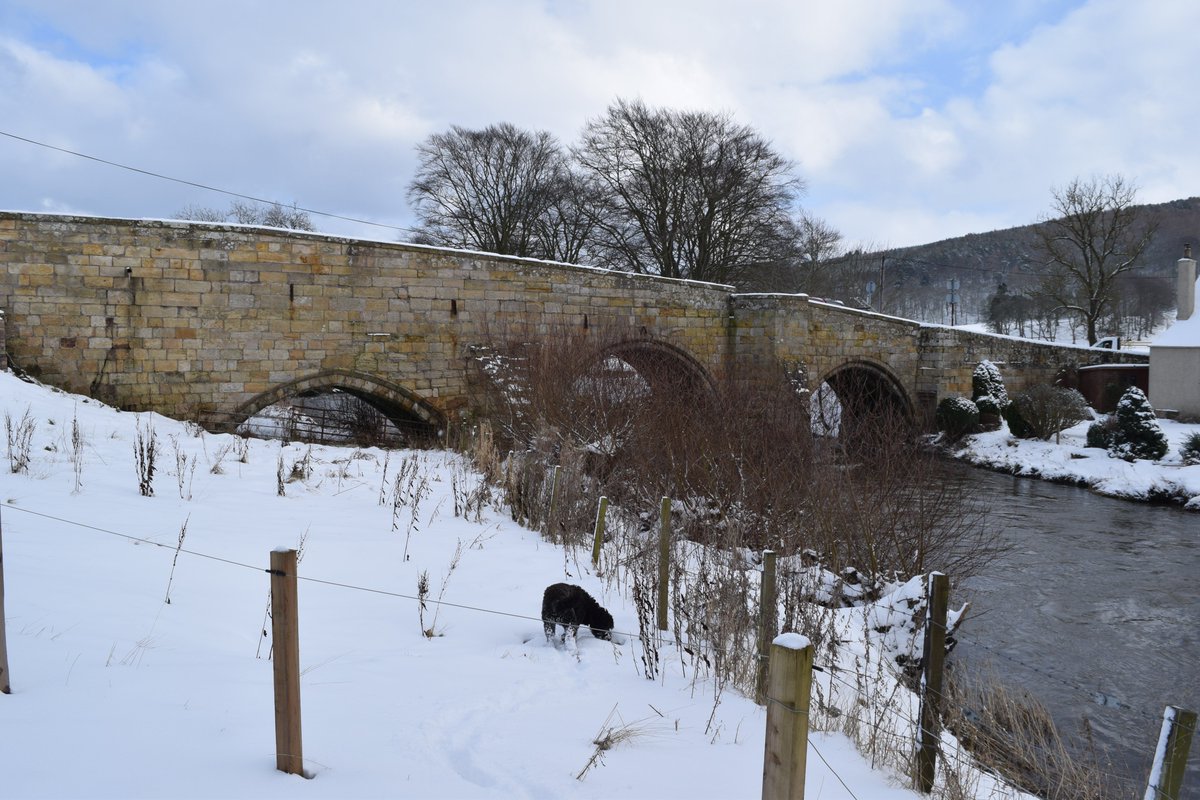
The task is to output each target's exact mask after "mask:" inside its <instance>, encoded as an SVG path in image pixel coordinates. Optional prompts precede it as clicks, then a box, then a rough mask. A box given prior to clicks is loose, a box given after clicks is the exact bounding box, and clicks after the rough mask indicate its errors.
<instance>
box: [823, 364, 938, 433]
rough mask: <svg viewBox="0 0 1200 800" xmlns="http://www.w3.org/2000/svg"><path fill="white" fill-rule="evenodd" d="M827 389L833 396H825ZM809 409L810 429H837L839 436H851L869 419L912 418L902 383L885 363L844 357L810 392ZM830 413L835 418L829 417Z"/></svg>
mask: <svg viewBox="0 0 1200 800" xmlns="http://www.w3.org/2000/svg"><path fill="white" fill-rule="evenodd" d="M826 387H828V390H827V389H826ZM829 392H832V394H833V395H834V396H835V397H836V400H832V399H831V398H829V397H828V393H829ZM813 412H814V423H813V424H814V430H816V431H817V432H826V433H833V432H838V433H839V435H840V436H842V437H843V438H850V437H853V436H855V435H856V434H857V433H858V432H860V431H862V430H863V429H864V426H869V425H871V424H873V423H874V424H878V423H879V422H891V423H893V424H896V423H898V424H902V425H906V426H911V425H912V424H913V423H914V422H915V419H916V417H915V406H914V404H913V401H912V398H910V397H909V394H908V391H907V390H906V389H905V388H904V383H903V382H902V381H901V380H900V379H899V378H898V377H897V376H896V374H895V373H894V372H892V370H891V369H889V368H888V367H887V365H885V364H881V363H879V362H877V361H870V360H867V359H853V360H850V361H846V362H844V363H842V364H839V365H838V366H836V367H834V368H833V369H831V370H829V371H828V372H827V373H826V374H825V376H824V377H823V378H822V379H821V380H820V381H819V382H818V388H817V390H816V392H814V397H813ZM831 413H832V415H834V416H835V417H836V418H835V419H830V418H829V417H830V415H831ZM830 423H833V424H832V426H831V425H830ZM831 427H832V430H831V429H830V428H831ZM822 428H824V429H825V430H824V431H822Z"/></svg>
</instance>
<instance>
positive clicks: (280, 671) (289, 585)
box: [270, 549, 304, 776]
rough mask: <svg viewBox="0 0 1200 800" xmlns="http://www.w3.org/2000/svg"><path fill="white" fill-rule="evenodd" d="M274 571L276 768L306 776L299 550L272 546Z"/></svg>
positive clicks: (273, 623) (272, 598)
mask: <svg viewBox="0 0 1200 800" xmlns="http://www.w3.org/2000/svg"><path fill="white" fill-rule="evenodd" d="M270 572H271V637H272V648H273V649H274V669H275V768H276V769H277V770H279V771H281V772H287V773H290V774H292V775H300V776H303V775H304V757H303V753H302V748H301V742H300V634H299V624H298V620H297V613H296V600H297V596H296V551H295V550H286V549H280V550H272V551H271V570H270Z"/></svg>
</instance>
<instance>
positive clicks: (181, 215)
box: [173, 203, 229, 222]
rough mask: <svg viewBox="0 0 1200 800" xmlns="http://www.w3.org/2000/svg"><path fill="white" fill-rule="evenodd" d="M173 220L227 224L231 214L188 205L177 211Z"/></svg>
mask: <svg viewBox="0 0 1200 800" xmlns="http://www.w3.org/2000/svg"><path fill="white" fill-rule="evenodd" d="M173 218H174V219H186V220H190V221H192V222H226V221H228V219H229V213H228V212H226V211H222V210H221V209H219V208H212V207H210V206H199V205H196V204H194V203H188V204H187V205H186V206H184V207H183V208H181V209H179V210H178V211H176V212H175V214H174V215H173Z"/></svg>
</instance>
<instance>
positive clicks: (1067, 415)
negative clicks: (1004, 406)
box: [1013, 384, 1091, 441]
mask: <svg viewBox="0 0 1200 800" xmlns="http://www.w3.org/2000/svg"><path fill="white" fill-rule="evenodd" d="M1013 403H1014V404H1015V405H1016V407H1017V412H1018V413H1019V414H1020V416H1021V420H1022V421H1023V422H1024V423H1025V426H1026V427H1027V428H1028V431H1029V435H1030V436H1032V437H1033V438H1036V439H1041V440H1043V441H1048V440H1049V439H1050V437H1051V436H1053V437H1055V438H1056V439H1057V437H1058V434H1059V432H1060V431H1062V430H1064V429H1065V428H1069V427H1071V426H1072V425H1074V424H1076V423H1079V422H1083V421H1084V420H1085V419H1090V418H1091V411H1090V410H1089V409H1088V404H1087V400H1085V399H1084V398H1083V395H1081V394H1080V393H1079V392H1078V391H1077V390H1075V389H1064V388H1062V387H1061V386H1048V385H1045V384H1039V385H1037V386H1031V387H1030V388H1028V389H1026V390H1025V391H1023V392H1021V393H1019V394H1018V395H1017V396H1016V397H1015V398H1014V399H1013Z"/></svg>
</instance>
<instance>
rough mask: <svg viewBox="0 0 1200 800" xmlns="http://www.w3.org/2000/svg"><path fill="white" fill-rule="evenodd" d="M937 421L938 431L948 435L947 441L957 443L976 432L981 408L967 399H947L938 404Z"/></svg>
mask: <svg viewBox="0 0 1200 800" xmlns="http://www.w3.org/2000/svg"><path fill="white" fill-rule="evenodd" d="M935 419H936V421H937V426H938V430H939V431H942V432H943V433H945V434H946V441H949V442H956V441H958V440H959V439H961V438H962V437H963V436H965V435H966V434H968V433H970V432H971V431H973V430H975V427H976V426H977V425H978V424H979V408H978V406H976V405H975V404H974V403H973V402H971V401H970V400H968V399H967V398H965V397H946V398H944V399H943V400H942V401H941V402H940V403H938V406H937V413H936V415H935Z"/></svg>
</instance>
